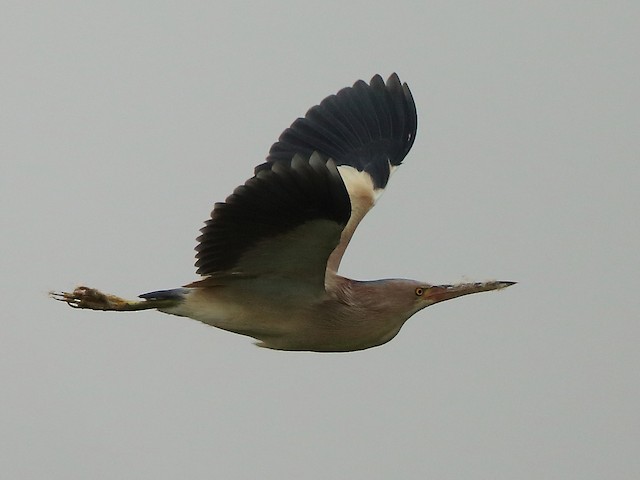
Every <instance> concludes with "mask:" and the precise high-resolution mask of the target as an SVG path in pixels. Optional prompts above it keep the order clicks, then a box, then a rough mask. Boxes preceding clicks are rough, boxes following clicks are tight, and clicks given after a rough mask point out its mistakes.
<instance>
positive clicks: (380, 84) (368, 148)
mask: <svg viewBox="0 0 640 480" xmlns="http://www.w3.org/2000/svg"><path fill="white" fill-rule="evenodd" d="M417 124H418V117H417V114H416V106H415V103H414V101H413V97H412V95H411V91H410V90H409V87H408V86H407V84H406V83H405V84H402V83H400V79H399V78H398V76H397V75H396V74H395V73H394V74H392V75H391V76H390V77H389V78H388V80H387V83H386V84H385V83H384V81H383V80H382V77H380V75H375V76H374V77H373V78H372V79H371V82H370V83H369V84H368V85H367V84H366V83H365V82H364V81H362V80H359V81H357V82H356V83H355V84H354V85H353V87H348V88H344V89H342V90H340V91H339V92H338V93H337V94H336V95H331V96H329V97H327V98H325V99H324V100H323V101H322V102H320V105H316V106H315V107H312V108H311V109H309V111H307V113H306V115H305V117H304V118H298V119H297V120H296V121H295V122H293V124H292V125H291V127H289V128H287V129H286V130H285V131H284V132H283V133H282V135H280V138H279V140H278V142H277V143H275V144H274V145H273V146H272V147H271V150H270V151H269V156H268V157H267V163H265V164H263V165H260V166H258V167H257V168H256V172H258V171H260V170H262V169H267V168H269V165H270V164H271V163H272V162H276V161H283V160H284V161H290V160H291V158H293V156H294V155H296V154H303V155H310V154H311V153H312V152H314V151H317V152H320V153H322V154H323V156H324V157H325V158H331V159H332V160H333V161H334V162H335V163H336V165H338V170H339V171H340V175H341V176H342V179H343V181H344V183H345V186H346V188H347V191H348V192H349V197H350V198H351V209H352V211H351V217H350V219H349V222H348V224H347V226H346V227H345V229H344V230H343V232H342V236H341V240H340V243H339V244H338V245H337V246H336V248H335V250H334V252H333V253H332V254H331V257H330V259H329V262H328V265H327V270H329V271H332V272H337V270H338V266H339V265H340V260H341V259H342V255H343V254H344V251H345V249H346V248H347V245H348V244H349V241H350V240H351V237H352V236H353V233H354V231H355V229H356V227H357V226H358V224H359V223H360V221H361V220H362V218H363V217H364V216H365V215H366V213H367V212H368V211H369V210H371V208H372V207H373V206H374V204H375V202H376V200H377V199H378V198H379V197H380V195H381V194H382V192H383V191H384V188H385V187H386V185H387V182H388V181H389V177H390V175H391V173H392V172H393V170H394V169H395V167H397V166H398V165H400V164H401V163H402V160H403V159H404V157H405V156H406V155H407V153H408V152H409V150H410V149H411V146H412V145H413V142H414V140H415V136H416V130H417Z"/></svg>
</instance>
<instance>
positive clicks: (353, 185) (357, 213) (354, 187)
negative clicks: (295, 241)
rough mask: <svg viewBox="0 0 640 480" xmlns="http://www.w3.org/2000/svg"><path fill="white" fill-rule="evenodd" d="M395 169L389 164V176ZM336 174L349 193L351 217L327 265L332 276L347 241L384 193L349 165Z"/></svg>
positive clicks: (336, 269)
mask: <svg viewBox="0 0 640 480" xmlns="http://www.w3.org/2000/svg"><path fill="white" fill-rule="evenodd" d="M397 168H398V167H397V166H394V165H391V163H389V176H391V174H392V173H393V172H394V171H395V170H396V169H397ZM338 172H339V173H340V176H341V177H342V181H343V182H344V185H345V187H347V192H348V193H349V199H350V200H351V217H350V218H349V223H347V226H346V227H345V228H344V230H343V231H342V236H341V237H340V244H339V245H338V246H337V247H336V248H335V250H334V251H333V253H332V254H331V256H330V257H329V262H328V263H327V271H329V272H332V273H333V274H334V273H336V272H337V271H338V267H339V266H340V260H342V255H343V254H344V251H345V250H346V248H347V245H349V241H350V240H351V237H352V236H353V232H354V231H355V229H356V227H357V226H358V224H359V223H360V221H361V220H362V219H363V218H364V216H365V215H366V214H367V212H368V211H369V210H371V209H372V208H373V206H374V205H375V204H376V202H377V201H378V199H379V198H380V196H381V195H382V194H383V193H384V188H374V186H373V179H372V178H371V175H369V174H368V173H367V172H363V171H360V170H358V169H356V168H354V167H351V166H349V165H339V166H338Z"/></svg>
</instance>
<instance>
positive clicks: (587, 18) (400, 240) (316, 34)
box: [0, 0, 640, 480]
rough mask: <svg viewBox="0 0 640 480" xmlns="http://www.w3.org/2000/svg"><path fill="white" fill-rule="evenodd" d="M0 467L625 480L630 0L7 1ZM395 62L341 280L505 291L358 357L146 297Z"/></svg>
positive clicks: (635, 196) (154, 474)
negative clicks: (100, 298) (103, 299)
mask: <svg viewBox="0 0 640 480" xmlns="http://www.w3.org/2000/svg"><path fill="white" fill-rule="evenodd" d="M2 10H3V13H2V16H1V19H0V23H1V25H0V27H1V28H0V32H1V33H0V35H1V37H2V41H1V44H0V48H2V65H3V67H2V73H0V96H1V98H0V100H1V104H2V105H1V107H0V112H1V113H0V122H1V125H0V136H1V141H0V148H1V155H2V162H1V165H2V166H1V175H0V183H1V185H2V188H1V189H0V212H1V220H2V232H3V234H2V235H1V236H0V262H1V263H0V271H1V272H2V273H1V274H0V286H1V287H2V291H3V292H4V302H3V312H2V323H1V325H2V330H1V333H0V379H1V381H2V385H3V387H2V390H1V392H0V431H1V432H2V433H1V435H0V471H2V472H3V475H2V476H3V478H13V479H18V478H19V479H65V480H69V479H87V478H92V479H114V478H118V479H120V478H132V479H133V478H135V479H139V478H143V479H175V478H189V479H204V478H224V479H246V478H264V479H281V478H302V479H327V478H335V479H341V478H344V479H372V478H374V479H378V478H379V479H388V478H407V479H423V478H438V479H462V478H474V479H492V480H494V479H519V480H520V479H568V478H571V479H581V480H583V479H601V478H616V479H632V478H639V477H640V459H639V458H640V457H639V455H638V451H639V450H640V414H639V413H638V405H640V386H639V374H638V372H639V360H640V353H639V352H638V342H639V337H640V324H639V320H640V318H639V317H640V315H639V314H638V306H637V291H638V289H639V288H640V281H639V280H640V279H639V277H640V273H639V272H640V256H639V254H638V246H639V245H640V226H639V221H638V205H639V204H640V193H639V192H640V188H639V185H640V142H639V140H638V138H639V137H638V132H639V131H640V115H639V113H638V112H639V111H640V101H639V100H640V98H639V93H638V92H639V90H638V85H640V54H639V51H640V50H639V49H638V45H639V44H640V35H639V34H638V32H639V31H640V22H639V21H638V19H639V18H640V6H639V4H638V3H637V2H631V1H629V2H622V1H613V2H606V3H605V2H578V1H565V2H558V1H541V2H499V1H488V2H450V1H442V2H417V1H416V2H411V1H403V0H399V1H395V2H382V3H380V5H379V6H376V5H375V4H373V3H371V2H344V1H342V2H335V1H325V2H316V3H313V4H312V3H309V4H306V3H304V2H293V1H275V2H267V3H265V4H262V5H260V6H259V5H257V4H251V5H244V4H241V3H240V2H162V4H160V2H130V1H127V2H120V1H116V2H105V3H104V4H102V5H100V4H98V3H97V2H72V1H58V2H45V3H43V4H41V5H36V4H35V3H32V2H6V3H5V5H4V7H3V9H2ZM393 71H396V72H398V74H399V75H400V78H401V79H402V80H403V81H407V82H408V83H409V85H410V87H411V89H412V91H413V94H414V97H415V100H416V103H417V105H418V115H419V130H418V137H417V140H416V142H415V144H414V147H413V150H412V152H411V153H410V154H409V156H408V157H407V159H406V160H405V163H404V165H403V167H402V168H401V169H400V170H399V171H398V172H397V173H396V174H395V175H394V177H393V179H392V181H391V182H390V184H389V188H388V189H387V192H386V194H385V196H384V197H383V198H382V200H381V201H380V202H379V204H378V206H377V207H376V208H375V209H374V211H373V212H371V213H370V215H369V216H368V217H367V218H366V220H365V222H364V224H363V225H361V227H360V229H359V231H358V233H357V234H356V237H355V238H354V241H353V242H352V245H351V248H350V249H349V251H348V252H347V256H346V258H345V260H344V261H343V267H342V272H343V273H344V274H345V275H348V276H352V277H355V278H360V279H370V278H383V277H407V278H416V279H422V280H425V281H429V282H453V281H459V280H462V279H473V280H484V279H492V278H493V279H502V280H517V281H519V282H520V284H519V285H518V286H516V287H512V288H510V289H508V290H506V291H504V292H501V293H493V294H482V295H474V296H470V297H465V298H462V299H458V300H455V301H452V302H446V303H444V304H441V305H438V306H434V307H432V308H429V309H427V310H424V311H422V312H421V313H419V314H418V315H416V316H415V317H413V318H412V319H411V320H410V321H409V322H408V323H407V324H406V325H405V327H404V328H403V329H402V331H401V332H400V334H399V335H398V337H396V338H395V339H394V340H393V341H392V342H391V343H389V344H387V345H384V346H382V347H379V348H374V349H371V350H367V351H364V352H359V353H352V354H311V353H285V352H276V351H269V350H265V349H259V348H256V347H254V346H253V345H252V342H251V340H250V339H248V338H245V337H241V336H236V335H233V334H230V333H227V332H224V331H221V330H216V329H214V328H211V327H207V326H204V325H201V324H199V323H197V322H195V321H190V320H187V319H181V318H177V317H171V316H166V315H162V314H160V313H157V312H141V313H137V314H117V313H102V312H87V311H74V310H71V309H70V308H68V307H66V306H65V305H62V304H58V303H56V302H54V301H52V300H50V299H48V298H47V296H46V294H47V291H48V290H50V289H69V288H73V287H74V286H75V285H76V284H86V285H89V286H94V287H97V288H100V289H103V290H105V291H108V292H112V293H116V294H121V295H124V296H130V297H133V296H135V295H137V294H138V293H142V292H145V291H149V290H154V289H160V288H171V287H175V286H179V285H181V284H184V283H187V282H190V281H192V280H194V279H196V276H195V273H194V268H193V255H194V252H193V247H194V246H195V237H196V235H197V233H198V229H199V228H200V227H201V226H202V223H203V221H204V220H205V219H206V218H207V216H208V214H209V211H210V210H211V208H212V206H213V203H214V202H215V201H220V200H223V199H224V198H225V197H226V196H227V195H228V194H229V193H231V191H232V190H233V188H235V187H236V186H237V185H238V184H240V183H242V182H244V181H245V180H246V179H247V178H248V177H249V176H250V175H251V173H252V169H253V167H254V166H255V165H256V164H258V163H261V162H262V161H263V159H264V157H265V156H266V153H267V151H268V149H269V146H270V145H271V143H273V142H274V141H275V140H276V138H277V136H278V135H279V134H280V132H281V131H282V130H283V129H284V128H285V127H287V126H288V125H289V124H290V123H291V122H292V121H293V120H294V119H295V118H296V117H297V116H300V115H302V114H304V112H305V111H306V110H307V108H309V107H310V106H312V105H314V104H315V103H317V102H319V101H320V100H321V99H322V98H324V97H325V96H326V95H329V94H331V93H334V92H335V91H337V90H338V89H339V88H341V87H344V86H347V85H350V84H351V83H353V82H354V81H355V80H357V79H359V78H364V79H366V80H368V79H369V78H370V77H371V76H372V75H373V74H375V73H380V74H382V75H383V76H384V77H386V76H388V75H389V74H390V73H391V72H393Z"/></svg>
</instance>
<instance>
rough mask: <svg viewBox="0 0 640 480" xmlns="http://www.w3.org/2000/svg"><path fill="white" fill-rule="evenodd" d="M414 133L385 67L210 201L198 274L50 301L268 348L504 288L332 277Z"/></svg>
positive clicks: (351, 338) (413, 120) (310, 346)
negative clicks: (222, 333)
mask: <svg viewBox="0 0 640 480" xmlns="http://www.w3.org/2000/svg"><path fill="white" fill-rule="evenodd" d="M416 129H417V114H416V106H415V103H414V101H413V97H412V95H411V92H410V90H409V87H408V86H407V84H406V83H404V84H403V83H401V82H400V80H399V78H398V76H397V75H396V74H392V75H391V76H390V77H389V78H388V80H387V81H386V83H385V82H384V80H383V79H382V78H381V77H380V76H379V75H375V76H374V77H373V78H372V79H371V81H370V82H369V83H368V84H367V83H366V82H364V81H362V80H359V81H357V82H356V83H355V84H354V85H353V86H352V87H347V88H344V89H342V90H340V91H339V92H338V93H337V94H335V95H331V96H329V97H327V98H325V99H324V100H323V101H322V102H320V104H319V105H316V106H314V107H312V108H311V109H309V111H307V113H306V115H305V116H304V118H298V119H297V120H296V121H295V122H293V124H292V125H291V126H290V127H289V128H287V129H286V130H285V131H284V132H283V133H282V135H281V136H280V138H279V140H278V141H277V142H276V143H275V144H274V145H273V146H272V147H271V150H270V151H269V155H268V156H267V158H266V162H265V163H263V164H261V165H259V166H258V167H256V168H255V172H254V173H255V174H254V176H253V177H252V178H250V179H249V180H247V182H246V183H245V184H244V185H241V186H239V187H238V188H236V189H235V190H234V192H233V193H232V194H231V195H230V196H229V197H227V199H226V200H225V201H224V202H220V203H216V204H215V206H214V209H213V211H212V213H211V218H209V219H208V220H207V221H206V222H205V225H204V227H203V228H202V229H201V233H202V234H201V235H200V236H199V237H198V239H197V240H198V242H199V243H198V246H197V247H196V251H197V254H196V259H197V261H196V264H195V265H196V267H197V273H198V274H200V275H201V277H202V278H201V279H200V280H197V281H195V282H193V283H190V284H188V285H185V286H184V287H182V288H176V289H171V290H160V291H155V292H150V293H145V294H143V295H140V297H139V298H141V300H137V301H131V300H125V299H123V298H120V297H117V296H115V295H109V294H105V293H102V292H101V291H99V290H96V289H93V288H88V287H84V286H80V287H77V288H76V289H75V290H74V291H73V292H52V293H51V296H52V297H53V298H55V299H56V300H61V301H63V302H66V303H68V304H69V305H70V306H72V307H74V308H83V309H92V310H103V311H135V310H147V309H157V310H159V311H161V312H164V313H169V314H173V315H178V316H183V317H190V318H193V319H195V320H199V321H200V322H203V323H205V324H208V325H212V326H214V327H218V328H221V329H223V330H228V331H230V332H234V333H239V334H242V335H247V336H250V337H253V338H255V339H256V340H258V342H257V345H259V346H261V347H267V348H272V349H276V350H305V351H316V352H348V351H355V350H363V349H366V348H371V347H375V346H378V345H382V344H384V343H386V342H388V341H389V340H391V339H392V338H393V337H395V336H396V334H397V333H398V332H399V331H400V329H401V327H402V325H404V323H405V322H406V321H407V320H408V319H409V318H410V317H411V316H412V315H414V314H415V313H417V312H419V311H420V310H422V309H423V308H425V307H428V306H430V305H433V304H435V303H438V302H442V301H445V300H450V299H453V298H457V297H460V296H462V295H468V294H471V293H478V292H486V291H490V290H499V289H502V288H505V287H508V286H510V285H513V284H514V283H515V282H506V281H488V282H476V283H460V284H455V285H431V284H429V283H425V282H420V281H415V280H405V279H387V280H373V281H359V280H352V279H349V278H346V277H343V276H341V275H339V274H338V267H339V266H340V260H341V259H342V255H343V254H344V252H345V249H346V248H347V245H348V244H349V241H350V240H351V237H352V236H353V233H354V231H355V229H356V227H357V226H358V224H359V223H360V221H361V220H362V219H363V217H364V216H365V215H366V213H367V212H368V211H369V210H371V208H372V207H373V206H374V205H375V203H376V201H377V200H378V198H379V197H380V195H381V194H382V192H383V191H384V189H385V187H386V186H387V182H388V181H389V177H390V176H391V174H392V173H393V171H394V170H395V169H396V168H398V166H399V165H400V164H401V163H402V161H403V159H404V158H405V156H406V155H407V153H408V152H409V150H410V149H411V146H412V145H413V142H414V140H415V135H416Z"/></svg>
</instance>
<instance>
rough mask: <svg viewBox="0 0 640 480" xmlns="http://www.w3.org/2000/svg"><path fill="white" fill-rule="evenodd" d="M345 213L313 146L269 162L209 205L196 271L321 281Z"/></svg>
mask: <svg viewBox="0 0 640 480" xmlns="http://www.w3.org/2000/svg"><path fill="white" fill-rule="evenodd" d="M350 214H351V205H350V202H349V195H348V193H347V190H346V188H345V185H344V183H343V181H342V178H341V177H340V174H339V173H338V170H337V168H336V165H335V164H334V162H332V161H327V159H326V158H323V157H322V156H321V155H320V154H318V153H314V154H312V155H311V156H309V157H305V156H303V155H296V156H295V157H293V159H292V160H290V161H274V162H271V163H270V164H269V166H268V168H264V169H261V170H260V171H259V172H257V173H256V175H255V176H254V177H253V178H251V179H249V180H248V181H247V182H246V183H245V184H244V185H242V186H240V187H238V188H236V190H235V191H234V192H233V194H232V195H230V196H229V197H228V198H227V199H226V200H225V202H224V203H217V204H216V205H215V207H214V209H213V212H212V213H211V219H209V220H208V221H207V222H206V223H205V226H204V227H203V228H202V230H201V232H202V235H201V236H200V237H198V241H199V242H200V243H199V245H198V246H197V247H196V251H197V252H198V253H197V255H196V258H197V262H196V267H198V273H199V274H201V275H205V276H215V277H221V276H222V277H224V276H249V277H254V276H261V275H270V276H276V277H288V278H296V279H298V280H300V281H306V282H309V283H314V284H316V285H317V286H318V287H320V286H321V287H324V276H325V269H326V264H327V259H328V257H329V255H330V254H331V252H332V251H333V249H334V248H335V247H336V245H337V244H338V243H339V241H340V234H341V232H342V229H343V228H344V226H345V225H346V224H347V222H348V220H349V216H350Z"/></svg>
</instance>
